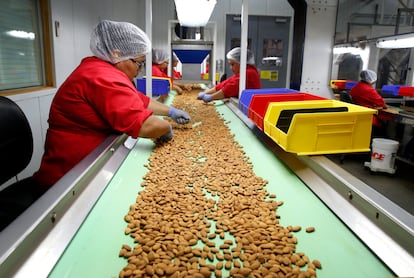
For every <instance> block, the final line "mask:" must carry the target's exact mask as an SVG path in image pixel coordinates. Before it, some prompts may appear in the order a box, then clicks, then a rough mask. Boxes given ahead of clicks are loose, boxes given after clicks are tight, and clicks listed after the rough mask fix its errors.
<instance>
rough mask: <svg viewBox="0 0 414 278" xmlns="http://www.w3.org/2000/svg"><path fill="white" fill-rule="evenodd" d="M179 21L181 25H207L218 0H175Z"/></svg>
mask: <svg viewBox="0 0 414 278" xmlns="http://www.w3.org/2000/svg"><path fill="white" fill-rule="evenodd" d="M174 2H175V8H176V10H177V17H178V21H179V22H180V25H181V26H187V27H201V26H206V24H207V22H208V20H209V19H210V16H211V13H212V12H213V9H214V6H215V5H216V3H217V1H216V0H174Z"/></svg>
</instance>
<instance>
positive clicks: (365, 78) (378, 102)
mask: <svg viewBox="0 0 414 278" xmlns="http://www.w3.org/2000/svg"><path fill="white" fill-rule="evenodd" d="M359 77H360V81H359V82H358V83H357V84H356V85H355V86H354V87H352V89H351V91H350V92H349V94H350V95H351V97H352V101H353V103H355V104H358V105H361V106H364V107H368V108H373V109H377V110H380V109H385V108H387V105H386V104H385V101H384V99H383V98H382V96H381V95H380V94H379V93H378V92H377V90H375V89H374V87H373V85H374V84H375V82H377V74H376V73H375V72H374V71H372V70H363V71H361V72H360V74H359ZM372 125H373V135H374V136H377V135H378V136H380V135H384V134H383V133H384V130H383V123H382V122H381V120H380V119H378V117H377V115H374V117H373V118H372Z"/></svg>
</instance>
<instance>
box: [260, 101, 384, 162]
mask: <svg viewBox="0 0 414 278" xmlns="http://www.w3.org/2000/svg"><path fill="white" fill-rule="evenodd" d="M375 113H377V111H376V110H374V109H369V108H365V107H362V106H359V105H354V104H350V103H346V102H342V101H337V100H310V101H291V102H272V103H270V104H269V106H268V108H267V111H266V114H265V119H264V132H265V134H267V135H268V136H269V137H270V138H272V140H273V141H275V142H276V143H277V144H278V145H280V146H281V147H282V148H283V149H284V150H285V151H287V152H292V153H296V154H298V155H320V154H333V153H351V152H368V151H369V150H370V149H369V145H370V137H371V130H372V116H373V115H374V114H375Z"/></svg>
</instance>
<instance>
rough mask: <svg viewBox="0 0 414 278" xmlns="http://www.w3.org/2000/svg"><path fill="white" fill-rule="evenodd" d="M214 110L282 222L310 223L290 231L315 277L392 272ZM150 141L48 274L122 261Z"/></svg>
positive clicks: (109, 267) (104, 272)
mask: <svg viewBox="0 0 414 278" xmlns="http://www.w3.org/2000/svg"><path fill="white" fill-rule="evenodd" d="M217 109H218V111H219V112H220V113H222V114H223V115H224V117H225V119H226V121H227V122H229V125H230V127H231V130H232V131H233V132H234V133H235V135H236V140H237V141H238V142H240V143H241V144H242V145H243V146H244V149H245V151H246V153H247V155H248V156H249V157H250V158H251V160H252V162H253V165H254V169H255V172H256V174H257V175H258V176H261V177H263V178H264V179H267V180H269V184H271V185H272V188H269V189H268V190H269V191H270V192H271V193H276V194H277V196H278V198H280V199H282V200H284V202H285V204H284V205H283V206H282V207H281V208H280V209H278V214H280V215H281V216H282V218H281V222H282V224H283V225H286V226H287V225H300V226H302V227H307V226H315V227H316V232H315V233H313V234H306V233H305V232H302V233H298V234H297V235H296V236H297V238H298V239H299V243H298V245H297V249H298V251H300V250H303V251H304V252H306V253H307V254H308V255H309V256H310V257H313V258H318V259H319V260H320V261H321V262H322V264H323V269H322V270H321V271H318V277H341V275H343V276H342V277H393V274H392V273H391V272H390V270H389V269H388V268H387V267H386V266H385V265H384V264H383V263H382V262H381V261H380V260H378V258H377V257H376V256H375V255H373V254H372V253H371V251H370V250H369V249H368V248H366V246H365V245H364V244H363V243H362V242H361V241H359V240H358V239H357V238H356V237H355V236H354V235H353V233H352V232H351V231H349V230H348V228H347V227H346V226H345V225H343V223H342V222H341V221H340V220H338V219H337V218H336V217H335V215H334V214H333V213H332V212H331V211H330V210H329V209H328V208H327V207H326V206H325V205H324V204H323V203H322V202H321V201H320V200H319V199H318V198H317V197H316V196H315V195H314V194H313V193H312V191H310V190H309V189H308V188H307V187H306V185H305V184H303V182H302V181H301V180H300V179H299V178H298V177H297V176H296V175H295V174H294V173H293V172H292V171H291V170H290V169H289V168H288V167H287V166H286V165H285V164H284V163H283V162H282V161H281V160H279V159H278V158H277V157H276V156H275V155H274V153H273V152H272V151H270V150H269V149H268V148H267V147H266V146H265V145H263V144H262V142H260V140H258V139H257V137H256V136H255V135H254V134H253V133H252V132H251V131H250V130H249V129H248V128H247V127H246V126H245V125H244V124H243V122H241V121H240V120H239V119H238V118H237V117H236V116H235V115H234V114H233V113H232V112H231V110H229V109H228V108H227V107H226V106H224V105H221V106H217ZM151 144H152V143H149V142H148V141H147V140H139V142H138V144H137V146H136V147H135V148H134V149H133V150H132V151H131V154H130V155H129V156H128V157H127V159H126V161H125V162H124V164H123V165H122V167H121V168H120V170H119V172H118V173H117V174H116V175H115V177H114V179H113V180H112V181H111V183H110V184H109V186H108V188H107V190H106V191H105V193H104V194H103V195H102V197H101V198H100V200H99V202H98V203H97V205H96V207H95V208H94V210H93V211H92V212H91V214H90V215H89V216H88V219H87V221H86V222H85V223H84V224H83V225H82V227H81V229H80V231H79V232H78V234H77V235H76V237H75V239H74V240H73V241H72V243H71V245H69V246H68V249H67V250H66V251H65V253H64V254H63V256H62V258H61V260H60V261H59V263H58V264H57V265H56V267H55V269H54V270H53V271H52V273H51V275H50V277H62V276H63V277H64V276H68V277H79V276H82V274H84V273H86V272H88V269H93V271H94V272H95V273H94V275H93V276H95V277H108V276H109V277H115V276H117V275H118V273H119V271H120V270H121V269H122V267H123V266H124V265H125V260H124V259H121V258H116V255H117V254H118V252H119V250H120V247H121V246H122V244H124V243H127V242H128V241H131V239H129V237H128V236H124V235H123V231H124V229H125V226H126V224H125V222H124V221H123V220H122V219H123V216H124V215H125V214H126V213H127V211H128V208H129V204H133V203H134V202H135V197H136V191H137V190H139V189H140V187H139V184H140V182H141V177H142V176H143V174H144V173H145V171H146V169H145V168H144V167H143V166H142V165H143V164H145V160H146V158H147V157H148V156H149V154H150V153H149V151H150V147H151ZM120 204H123V205H122V206H121V205H120ZM131 245H132V242H131ZM114 255H115V256H114ZM91 258H93V260H91ZM101 262H105V263H104V264H102V263H101ZM349 266H352V267H349ZM341 269H342V270H343V274H341V272H340V270H341Z"/></svg>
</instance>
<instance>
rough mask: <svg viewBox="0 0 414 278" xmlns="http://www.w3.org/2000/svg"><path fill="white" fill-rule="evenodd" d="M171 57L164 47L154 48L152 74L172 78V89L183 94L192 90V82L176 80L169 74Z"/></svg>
mask: <svg viewBox="0 0 414 278" xmlns="http://www.w3.org/2000/svg"><path fill="white" fill-rule="evenodd" d="M169 62H170V57H169V55H168V52H167V51H165V50H163V49H153V50H152V76H156V77H157V76H158V77H167V78H170V80H171V83H172V89H173V90H174V91H176V92H177V94H179V95H181V94H182V93H183V91H189V90H191V85H190V84H183V83H179V82H177V81H174V78H173V77H171V76H169V75H168V64H169Z"/></svg>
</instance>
